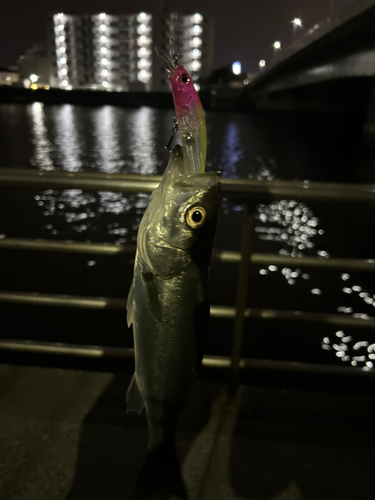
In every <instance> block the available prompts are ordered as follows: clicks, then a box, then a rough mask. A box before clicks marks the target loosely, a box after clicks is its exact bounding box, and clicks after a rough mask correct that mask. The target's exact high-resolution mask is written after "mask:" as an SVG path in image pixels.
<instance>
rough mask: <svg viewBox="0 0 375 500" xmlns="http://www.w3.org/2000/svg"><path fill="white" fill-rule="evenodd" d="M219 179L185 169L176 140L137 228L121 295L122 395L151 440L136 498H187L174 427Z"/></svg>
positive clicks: (202, 305) (202, 322)
mask: <svg viewBox="0 0 375 500" xmlns="http://www.w3.org/2000/svg"><path fill="white" fill-rule="evenodd" d="M219 180H220V179H219V176H218V174H215V173H196V174H192V175H189V174H188V173H187V172H186V170H185V166H184V159H183V154H182V150H181V147H180V146H176V147H175V148H174V150H173V151H172V153H171V155H170V160H169V164H168V167H167V169H166V171H165V173H164V176H163V178H162V181H161V183H160V185H159V186H158V188H157V189H156V190H155V191H154V192H153V194H152V197H151V201H150V204H149V206H148V207H147V210H146V212H145V214H144V216H143V218H142V221H141V224H140V227H139V231H138V238H137V253H136V257H135V264H134V278H133V283H132V286H131V288H130V292H129V297H128V302H127V308H128V325H129V326H130V325H131V324H132V325H133V333H134V348H135V374H134V376H133V379H132V382H131V384H130V386H129V389H128V395H127V401H128V410H135V411H138V412H141V411H142V409H143V405H144V406H145V408H146V414H147V421H148V426H149V438H150V439H149V447H148V455H147V457H146V462H145V465H144V467H143V469H142V471H141V474H140V478H139V480H138V487H137V491H138V493H139V495H138V498H151V497H152V496H151V493H152V492H154V491H157V490H158V488H159V489H160V490H163V488H164V489H165V492H166V493H173V494H175V495H178V498H186V492H185V490H184V486H183V481H182V478H181V474H180V468H179V464H178V460H177V455H176V451H175V445H174V432H175V425H176V420H177V417H178V415H179V413H180V412H181V410H182V408H183V406H184V403H185V400H186V398H187V395H188V392H189V388H190V386H191V382H192V380H193V378H194V376H195V374H196V372H197V368H198V366H199V364H200V362H201V360H202V356H203V351H202V343H203V341H204V337H205V333H206V331H207V328H208V321H209V314H210V311H209V304H208V300H207V280H208V266H209V262H210V257H211V252H212V245H213V239H214V235H215V230H216V222H217V215H218V210H219V205H220V182H219ZM151 476H152V477H153V479H151ZM166 482H167V483H168V485H166ZM156 483H158V484H156ZM151 490H152V491H151ZM163 491H164V490H163ZM152 498H153V497H152ZM155 498H159V497H155ZM160 498H164V497H160Z"/></svg>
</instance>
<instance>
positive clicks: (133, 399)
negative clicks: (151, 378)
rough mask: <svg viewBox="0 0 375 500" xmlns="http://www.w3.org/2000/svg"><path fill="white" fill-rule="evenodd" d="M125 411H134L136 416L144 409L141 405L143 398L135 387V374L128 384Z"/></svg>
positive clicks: (142, 404) (136, 386)
mask: <svg viewBox="0 0 375 500" xmlns="http://www.w3.org/2000/svg"><path fill="white" fill-rule="evenodd" d="M126 404H127V408H126V411H136V412H137V413H138V414H139V413H141V411H142V410H143V408H144V407H145V405H144V403H143V398H142V394H141V391H140V390H139V387H138V385H137V381H136V379H135V374H134V375H133V378H132V380H131V382H130V384H129V388H128V392H127V393H126Z"/></svg>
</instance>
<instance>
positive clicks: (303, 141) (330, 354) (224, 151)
mask: <svg viewBox="0 0 375 500" xmlns="http://www.w3.org/2000/svg"><path fill="white" fill-rule="evenodd" d="M172 123H173V111H172V110H160V109H153V108H149V107H141V108H134V109H132V108H120V107H115V106H99V107H87V106H74V105H68V104H66V105H56V106H47V105H45V106H44V105H43V104H41V103H37V102H35V103H33V104H31V105H17V104H1V105H0V146H1V147H0V167H12V168H15V169H17V168H31V169H39V170H52V169H55V168H58V169H63V170H66V171H70V172H80V171H87V172H105V173H141V174H144V175H149V174H162V173H163V171H164V168H165V166H166V164H167V161H168V154H167V152H166V150H165V149H164V145H165V144H167V142H168V139H169V137H170V133H171V125H172ZM207 130H208V140H209V144H208V156H207V167H208V169H210V170H220V171H221V172H222V176H223V177H227V178H240V179H242V178H243V179H246V178H255V179H270V180H271V179H285V180H293V179H295V180H306V181H309V180H310V181H329V182H344V183H345V182H375V172H373V170H372V169H371V168H369V164H371V161H370V162H369V159H368V157H366V161H365V160H364V153H363V149H360V148H359V145H360V132H361V131H360V128H358V127H357V126H356V124H355V123H354V121H353V120H350V119H349V120H348V119H345V118H343V117H342V116H338V115H327V116H326V115H322V114H318V113H317V114H313V113H307V114H297V113H295V114H292V113H289V114H288V113H285V112H284V113H280V112H279V113H270V112H268V113H253V114H247V113H232V112H219V111H211V112H208V113H207ZM0 193H1V197H0V237H24V238H46V239H56V240H64V239H68V240H74V241H94V242H110V243H134V242H135V240H136V234H137V228H138V225H139V222H140V219H141V217H142V214H143V212H144V209H145V208H146V206H147V204H148V201H149V196H148V195H145V194H134V195H124V194H119V193H111V192H108V191H100V192H98V193H85V192H82V191H80V190H76V189H71V190H64V191H60V192H59V191H54V190H44V191H35V190H31V189H13V188H1V189H0ZM373 215H374V209H373V208H372V207H371V206H370V205H369V204H351V205H350V206H348V205H345V204H340V203H336V204H334V205H333V204H330V203H322V202H321V203H312V204H306V203H300V202H297V201H295V200H281V201H280V202H277V203H273V204H271V205H260V206H259V207H258V212H257V226H256V237H255V241H254V250H255V251H262V252H269V253H280V254H285V255H313V256H316V255H319V256H321V257H322V258H328V257H329V256H332V257H357V258H372V257H374V243H375V241H374V235H373V234H372V230H371V218H372V216H373ZM243 220H244V207H243V206H241V205H237V204H234V203H230V202H228V201H227V200H223V204H222V209H221V213H220V221H219V227H218V233H217V238H216V243H215V247H216V248H217V249H227V250H238V249H239V241H240V232H241V225H242V222H243ZM1 256H2V258H1V261H0V280H1V286H0V288H1V289H2V290H15V291H17V290H18V291H37V292H40V293H66V294H72V295H92V296H109V297H126V295H127V291H128V289H129V286H130V282H131V276H132V259H129V258H128V257H126V258H124V257H121V258H120V257H97V256H87V255H76V254H72V255H63V254H52V253H50V254H48V253H43V254H38V253H32V252H21V251H5V250H2V251H1ZM211 271H212V272H211V303H212V304H217V305H219V304H221V305H234V301H235V286H236V280H237V268H236V266H234V265H232V264H225V265H224V264H219V263H216V262H215V263H213V264H212V270H211ZM248 302H249V306H252V307H261V308H268V309H288V310H306V311H314V312H331V313H341V314H343V315H345V314H347V315H355V316H357V317H363V318H365V317H368V316H375V310H374V307H375V287H374V286H373V285H372V276H371V275H370V274H369V273H349V272H347V271H346V270H345V269H343V270H340V271H325V272H322V271H318V270H311V269H310V270H309V269H307V268H278V267H277V266H272V265H271V266H269V267H266V268H264V267H259V266H255V267H254V268H252V270H251V274H250V292H249V299H248ZM1 310H2V315H3V320H4V321H5V320H6V319H11V320H12V324H13V327H12V330H11V331H9V332H6V333H3V334H2V336H3V337H14V338H22V339H31V338H32V339H36V340H47V341H60V342H63V341H66V342H75V343H82V344H100V345H120V346H130V345H131V342H132V339H131V334H130V332H128V331H126V327H125V325H124V321H125V316H124V312H111V313H109V312H104V311H84V310H81V311H79V313H78V312H77V311H73V312H71V311H69V310H61V309H58V308H52V309H48V310H46V309H45V308H41V307H31V306H25V307H22V308H21V307H20V306H14V305H9V304H1ZM19 311H22V314H20V312H19ZM25 325H27V328H26V327H25ZM231 331H232V322H231V321H229V320H220V321H219V320H213V322H212V328H211V333H210V335H209V339H208V344H207V352H208V353H211V354H228V352H229V349H230V345H231V336H230V334H231ZM374 342H375V335H374V333H373V331H372V330H370V329H367V328H361V329H357V330H354V329H353V328H352V329H345V330H340V329H339V328H337V327H335V326H327V325H323V324H319V323H317V324H309V325H307V326H306V325H305V324H303V323H298V322H295V323H294V324H292V325H291V324H285V323H283V322H275V321H271V320H267V321H263V322H260V321H251V322H250V321H249V322H248V323H247V325H246V331H245V338H244V354H245V355H248V356H252V357H255V358H257V357H258V358H264V359H289V360H296V361H310V362H321V363H331V364H337V363H339V364H344V365H347V366H351V365H352V366H357V367H361V368H363V369H365V370H370V369H371V368H372V367H373V364H372V360H373V359H374V358H375V354H374V353H375V344H374Z"/></svg>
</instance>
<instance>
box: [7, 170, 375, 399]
mask: <svg viewBox="0 0 375 500" xmlns="http://www.w3.org/2000/svg"><path fill="white" fill-rule="evenodd" d="M159 180H160V176H152V177H145V176H141V175H120V174H111V175H108V174H102V173H81V172H80V173H67V172H63V171H47V172H46V171H43V172H40V171H37V170H35V171H34V170H21V169H5V168H3V169H0V187H1V186H7V187H27V188H38V189H51V188H52V189H58V190H60V189H72V188H75V189H81V190H85V191H115V192H124V193H125V192H127V193H134V192H137V193H138V192H143V193H150V192H151V191H152V190H153V189H154V188H155V187H156V186H157V185H158V182H159ZM222 185H223V195H224V196H225V197H227V198H230V199H235V200H237V201H238V200H240V201H241V202H242V203H244V204H246V206H247V216H246V220H245V224H244V227H243V230H242V242H241V251H240V252H229V251H225V250H214V252H213V259H215V260H218V261H220V262H223V263H237V264H239V273H238V284H237V296H236V304H235V307H227V306H219V305H213V306H211V316H212V317H216V318H223V319H224V318H227V319H233V320H234V330H233V343H232V353H231V357H218V356H206V357H205V358H204V361H203V365H204V366H206V367H211V368H228V369H230V385H229V389H230V392H231V393H232V394H234V393H235V392H236V389H237V386H238V380H239V374H240V371H241V370H245V369H247V368H252V369H253V368H256V369H268V370H269V369H271V370H272V369H275V370H286V371H296V370H297V371H298V370H299V371H303V372H314V373H336V374H346V373H352V374H354V373H356V374H364V372H363V371H362V370H360V369H356V368H345V367H338V366H335V365H316V364H312V363H296V362H281V361H271V360H253V359H243V358H242V356H241V346H242V337H243V327H244V322H245V320H246V319H248V318H252V319H253V318H258V319H262V320H278V321H308V322H319V323H323V324H328V325H335V326H338V327H345V326H350V327H355V328H375V317H365V318H363V317H362V318H357V317H353V316H347V315H345V314H326V313H312V312H305V311H287V310H273V309H255V308H248V307H246V302H247V290H248V275H249V267H250V266H251V265H270V264H277V265H285V266H293V265H296V266H297V267H311V268H320V269H345V270H356V271H370V272H373V271H375V259H338V258H335V259H332V258H324V257H303V256H299V257H292V256H283V255H275V254H256V253H253V250H252V242H253V234H254V225H255V214H256V209H257V203H259V202H263V203H264V202H266V203H267V202H271V201H274V200H280V199H291V198H293V199H297V200H300V201H305V200H319V201H322V200H325V201H327V200H331V201H332V200H334V201H346V202H354V201H362V202H373V201H375V185H357V184H356V185H348V184H333V183H313V182H295V181H291V182H289V181H256V180H229V179H223V180H222ZM1 249H16V250H35V251H49V252H51V251H52V252H72V253H89V254H100V255H118V254H129V255H131V254H134V252H135V246H134V245H114V244H98V243H78V242H72V241H46V240H40V239H21V238H3V239H0V250H1ZM0 302H11V303H18V304H33V305H44V306H55V307H56V306H58V307H74V308H92V309H108V308H125V307H126V301H125V299H117V298H103V297H75V296H69V295H52V294H40V293H29V292H9V291H0ZM0 350H13V351H23V352H33V353H44V354H48V353H50V354H51V353H53V354H61V355H74V356H85V357H106V356H109V357H111V356H112V357H114V356H115V357H116V356H118V357H132V356H133V351H132V349H124V348H107V347H101V346H95V347H92V346H73V345H67V344H60V343H43V342H29V341H21V340H18V341H16V340H9V339H0ZM369 374H375V371H374V372H371V371H369V372H366V374H365V375H369Z"/></svg>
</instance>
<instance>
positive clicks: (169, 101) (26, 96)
mask: <svg viewBox="0 0 375 500" xmlns="http://www.w3.org/2000/svg"><path fill="white" fill-rule="evenodd" d="M199 96H200V99H201V101H202V105H203V108H204V109H215V110H235V111H249V102H248V101H247V99H246V98H245V94H244V91H243V89H221V90H218V91H210V90H206V91H203V92H200V94H199ZM32 102H42V103H44V104H79V105H86V106H102V105H105V104H107V105H112V106H124V107H139V106H151V107H153V108H164V109H173V98H172V94H171V93H170V92H106V91H101V90H69V91H66V90H61V89H57V88H51V89H49V90H45V89H37V90H31V89H26V88H23V87H7V86H3V87H0V103H14V104H28V103H32Z"/></svg>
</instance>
